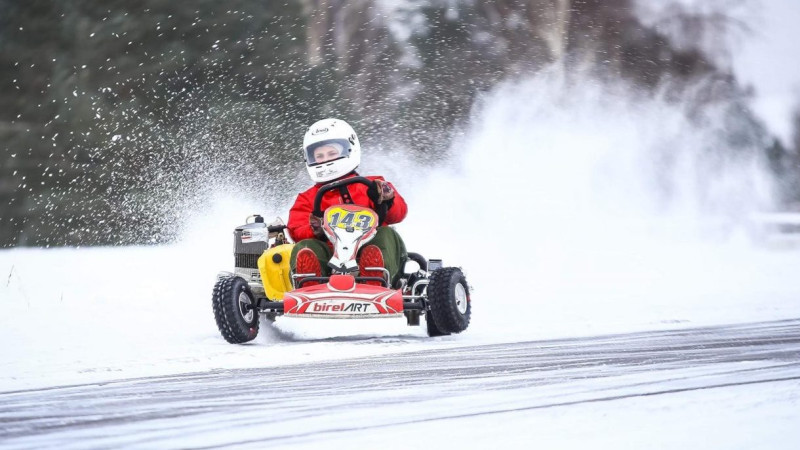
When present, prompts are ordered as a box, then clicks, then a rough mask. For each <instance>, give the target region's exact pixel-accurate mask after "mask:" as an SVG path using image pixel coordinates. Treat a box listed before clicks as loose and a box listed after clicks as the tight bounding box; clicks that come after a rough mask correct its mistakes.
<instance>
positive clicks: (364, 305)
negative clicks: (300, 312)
mask: <svg viewBox="0 0 800 450" xmlns="http://www.w3.org/2000/svg"><path fill="white" fill-rule="evenodd" d="M377 312H378V311H377V309H375V307H374V306H373V305H372V304H371V303H368V302H358V301H348V300H326V301H320V302H314V303H312V304H311V305H310V307H309V308H308V309H307V310H306V313H309V314H375V313H377Z"/></svg>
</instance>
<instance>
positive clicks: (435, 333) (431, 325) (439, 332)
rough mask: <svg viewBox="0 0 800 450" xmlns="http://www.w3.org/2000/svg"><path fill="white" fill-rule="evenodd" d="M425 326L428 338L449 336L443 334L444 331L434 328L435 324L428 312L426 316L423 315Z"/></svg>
mask: <svg viewBox="0 0 800 450" xmlns="http://www.w3.org/2000/svg"><path fill="white" fill-rule="evenodd" d="M425 325H426V326H427V329H428V336H430V337H436V336H449V335H450V333H445V332H444V331H442V330H440V329H439V328H437V327H436V323H435V322H434V321H433V315H432V314H431V313H430V312H428V314H425Z"/></svg>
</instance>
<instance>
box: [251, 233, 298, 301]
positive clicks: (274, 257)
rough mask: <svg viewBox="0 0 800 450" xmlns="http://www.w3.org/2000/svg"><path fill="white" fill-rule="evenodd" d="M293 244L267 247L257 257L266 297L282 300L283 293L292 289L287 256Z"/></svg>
mask: <svg viewBox="0 0 800 450" xmlns="http://www.w3.org/2000/svg"><path fill="white" fill-rule="evenodd" d="M293 247H294V244H282V245H276V246H275V247H272V248H269V249H267V250H266V251H265V252H264V253H263V254H262V255H261V256H260V257H259V258H258V271H259V272H261V281H262V282H263V283H264V292H265V293H266V294H267V298H269V299H270V300H272V301H274V302H278V301H281V300H283V293H284V292H287V291H291V290H292V279H291V274H290V270H289V258H290V257H291V255H292V248H293Z"/></svg>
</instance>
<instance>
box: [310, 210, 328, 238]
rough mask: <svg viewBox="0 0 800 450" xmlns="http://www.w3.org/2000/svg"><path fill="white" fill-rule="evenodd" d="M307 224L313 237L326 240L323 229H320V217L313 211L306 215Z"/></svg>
mask: <svg viewBox="0 0 800 450" xmlns="http://www.w3.org/2000/svg"><path fill="white" fill-rule="evenodd" d="M308 224H309V225H311V231H313V232H314V237H315V238H317V239H320V240H323V241H326V240H327V238H326V237H325V231H324V230H323V229H322V217H317V216H315V215H314V213H311V215H309V216H308Z"/></svg>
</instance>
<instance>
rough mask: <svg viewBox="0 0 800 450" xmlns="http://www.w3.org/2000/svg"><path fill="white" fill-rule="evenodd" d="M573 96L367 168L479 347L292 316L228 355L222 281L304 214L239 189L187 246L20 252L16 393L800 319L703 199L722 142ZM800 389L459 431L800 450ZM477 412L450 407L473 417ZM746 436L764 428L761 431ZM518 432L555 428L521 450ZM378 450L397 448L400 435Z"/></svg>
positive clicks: (10, 292)
mask: <svg viewBox="0 0 800 450" xmlns="http://www.w3.org/2000/svg"><path fill="white" fill-rule="evenodd" d="M558 90H559V84H558V81H557V80H556V81H554V80H552V79H548V78H545V79H535V80H532V81H531V82H529V83H522V84H517V85H509V86H505V87H501V88H499V89H498V90H497V91H495V92H494V93H492V94H491V95H489V96H488V97H487V98H485V99H484V103H483V106H482V107H480V108H479V109H477V110H476V116H475V118H474V121H473V126H472V127H471V128H470V130H469V131H468V132H467V133H466V135H465V136H464V137H463V139H462V140H460V141H459V143H458V144H457V145H455V146H454V154H455V156H454V157H453V160H452V162H451V163H448V164H444V165H441V166H438V167H417V166H415V165H414V164H413V163H409V162H406V163H404V164H400V163H399V162H397V160H396V159H391V160H387V159H386V158H384V159H380V158H379V157H378V156H376V155H375V154H374V153H373V154H372V155H371V156H368V157H367V160H366V161H365V167H364V171H363V173H385V174H386V175H387V177H388V178H389V179H390V180H392V181H394V182H395V184H396V186H397V187H398V190H399V191H400V192H402V193H403V195H404V196H405V197H406V200H407V201H408V203H409V205H410V213H409V216H408V218H407V219H406V221H405V222H403V223H402V224H400V225H398V226H397V229H398V230H399V231H400V233H401V234H402V235H403V236H404V238H405V240H406V243H407V246H408V247H409V250H411V251H417V252H420V253H422V254H424V255H426V256H427V257H429V258H432V257H440V258H443V259H444V261H445V264H446V265H457V266H461V267H462V268H463V270H464V272H465V273H466V275H467V278H468V280H469V281H470V284H471V289H472V304H473V320H472V324H471V325H470V327H469V329H468V330H467V331H466V332H464V333H462V334H460V335H455V336H448V337H441V338H435V339H430V338H427V337H426V336H425V333H424V327H407V326H406V324H405V321H404V320H402V319H400V320H390V319H379V320H359V321H325V320H319V319H317V320H313V319H287V318H279V319H278V321H277V322H276V324H275V327H274V328H270V327H265V326H262V330H261V333H260V334H259V336H258V338H257V339H256V340H255V341H254V342H252V343H251V344H248V345H230V344H228V343H226V342H225V341H224V340H223V339H222V338H221V336H220V335H219V333H218V331H217V329H216V325H215V323H214V319H213V313H212V310H211V304H210V294H211V290H212V286H213V284H214V281H215V274H216V273H217V272H218V271H220V270H230V269H231V265H232V263H233V257H232V249H231V239H232V229H233V227H234V226H236V225H238V224H240V223H241V222H242V221H243V219H244V217H245V216H247V215H249V214H251V213H253V212H255V211H260V212H262V213H264V214H265V216H267V217H268V218H271V217H272V216H274V215H281V216H283V217H284V218H286V210H283V211H265V210H262V209H261V208H262V202H260V201H258V200H257V199H254V200H247V199H244V200H243V199H240V198H237V196H236V195H235V194H236V193H235V192H227V193H220V196H219V198H216V199H212V200H211V201H210V202H209V205H208V208H207V209H205V210H203V211H194V212H193V214H189V215H186V217H191V219H190V220H188V222H187V223H186V225H185V231H184V233H183V236H184V238H183V239H182V241H181V242H179V243H176V244H174V245H169V246H154V247H121V248H80V249H72V248H63V249H23V248H19V249H11V250H4V251H0V342H2V343H3V344H2V347H0V392H8V391H16V390H22V389H34V388H44V387H51V386H63V385H69V384H83V383H95V382H102V381H108V380H116V379H125V378H136V377H147V376H154V375H166V374H181V373H188V372H201V371H208V370H211V369H233V368H262V367H269V366H276V365H290V364H295V363H302V362H314V361H322V360H332V359H343V358H352V357H359V356H370V355H378V354H392V353H399V352H410V351H417V350H425V349H442V348H455V347H460V346H474V345H481V344H491V343H500V342H522V341H529V340H545V339H554V338H559V337H574V336H591V335H601V334H608V333H625V332H633V331H641V330H657V329H671V328H682V327H695V326H701V325H712V324H729V323H743V322H756V321H768V320H780V319H789V318H798V317H800V283H798V282H797V280H798V275H797V274H798V273H800V253H798V251H797V250H796V249H792V248H783V249H775V248H766V247H762V246H758V245H756V244H754V243H753V242H751V241H750V239H749V238H748V235H747V233H746V232H745V231H744V228H742V227H741V226H739V225H737V224H739V223H740V222H737V221H736V220H733V219H730V217H731V216H730V215H729V216H727V217H726V219H725V220H724V221H723V222H722V223H723V224H724V226H721V225H719V224H720V223H721V222H720V221H719V217H718V216H717V215H712V216H708V215H706V214H705V213H704V210H703V208H702V206H701V205H702V204H703V203H702V202H700V201H698V200H697V198H696V197H697V196H698V194H697V191H696V190H695V187H694V184H693V183H694V182H695V181H696V178H697V176H698V173H697V172H696V171H693V170H694V169H693V167H692V164H691V161H692V155H693V153H692V151H691V150H692V145H697V146H698V147H699V146H701V145H702V142H700V143H698V141H701V140H702V139H701V138H702V136H703V134H702V130H699V131H698V130H695V129H693V128H691V127H690V126H689V125H687V124H685V123H683V122H682V121H681V120H680V119H679V117H680V114H678V113H677V112H676V111H674V110H673V109H671V108H670V107H668V106H665V105H660V104H658V103H657V102H656V103H653V104H650V105H644V106H642V105H638V106H637V107H636V108H633V107H632V106H631V105H630V104H627V103H625V102H624V101H620V102H616V101H611V102H608V101H606V100H603V99H598V98H597V92H596V91H595V90H593V89H588V90H586V91H576V90H572V91H571V92H570V98H572V100H571V101H570V102H566V101H564V99H563V98H561V97H559V96H558V95H554V94H553V91H556V92H557V91H558ZM520 99H522V100H524V101H520ZM691 133H694V134H691ZM687 134H689V136H688V137H687V136H686V135H687ZM679 136H681V137H682V139H683V140H681V139H678V137H679ZM667 144H669V145H674V146H675V149H676V150H675V152H674V153H675V155H676V158H677V159H678V160H680V159H681V158H684V159H685V161H687V162H686V163H685V164H676V165H674V166H672V167H671V168H669V169H666V168H661V169H663V170H671V171H673V172H671V173H670V176H669V177H667V178H668V179H669V180H672V181H671V182H673V183H675V185H676V186H678V189H676V190H674V192H676V193H675V194H674V195H673V196H672V197H670V199H671V200H670V201H665V200H664V197H663V195H662V193H661V191H658V190H657V189H656V188H654V187H653V186H652V184H651V183H650V181H651V180H650V178H649V177H650V174H651V172H649V170H650V169H652V166H653V161H652V160H651V159H650V156H651V155H652V154H653V153H654V150H653V149H654V148H658V147H659V146H663V145H667ZM648 168H650V169H648ZM298 169H299V170H302V168H298ZM714 176H715V177H717V178H715V179H714V180H715V181H716V180H718V181H720V182H719V184H714V185H713V186H712V189H710V190H711V191H712V193H711V194H708V193H706V194H705V197H704V198H708V196H709V195H716V196H719V198H721V199H728V198H730V199H731V200H732V202H731V203H732V206H731V209H730V210H726V211H729V212H730V214H732V215H734V216H735V214H739V216H736V217H743V216H744V215H746V214H747V213H749V212H752V211H751V210H748V209H747V208H748V207H753V208H756V207H757V205H758V204H759V201H760V200H758V199H757V198H755V197H758V196H759V195H760V194H759V195H755V194H753V196H754V198H753V199H750V198H749V197H748V195H746V194H745V193H744V191H748V192H751V193H752V192H756V194H758V192H760V189H761V188H760V187H759V186H760V185H759V184H758V183H759V182H760V181H759V180H760V178H759V170H758V167H757V165H756V166H754V165H747V164H744V165H736V164H735V165H733V166H731V167H730V168H726V169H725V170H724V171H722V172H719V173H718V174H715V175H714ZM693 180H694V181H693ZM712 184H713V183H712ZM706 187H708V186H707V185H706ZM742 187H744V188H742ZM733 200H735V201H733ZM751 200H752V201H751ZM714 204H715V205H718V204H719V202H715V203H714ZM287 210H288V205H287ZM793 387H794V388H795V389H794V390H792V388H793ZM796 393H797V390H796V383H795V384H794V385H786V384H779V385H775V386H772V385H758V386H748V387H735V388H729V389H716V390H709V391H698V392H691V393H683V394H678V395H673V396H668V397H666V398H661V397H659V398H658V399H649V398H645V397H643V398H637V399H629V400H624V401H619V402H615V403H613V404H609V403H603V404H586V405H582V406H578V407H575V408H574V409H570V410H547V411H544V410H543V411H538V410H531V411H526V412H519V413H514V414H512V413H509V415H508V416H507V417H506V418H505V419H503V420H493V421H492V423H491V426H489V427H488V428H485V427H486V426H487V423H486V422H484V421H483V420H481V419H479V418H476V419H469V418H465V419H460V420H459V421H458V422H457V423H453V424H451V425H452V426H455V427H456V428H457V429H461V430H464V431H465V432H464V433H463V434H462V435H460V436H461V438H462V441H461V442H463V443H469V444H470V447H475V446H485V445H490V444H491V445H494V444H496V443H498V442H501V443H503V442H505V443H510V444H515V445H519V446H522V445H523V444H528V443H539V444H547V445H548V447H549V448H575V447H576V446H577V445H580V444H581V443H584V444H585V443H586V442H587V441H588V440H590V439H591V440H592V442H593V446H594V447H595V448H628V447H629V448H642V447H645V446H648V447H650V446H655V447H656V448H687V447H694V448H701V447H702V448H705V447H710V448H796V444H797V442H798V436H797V434H796V433H795V434H794V436H789V438H790V439H789V440H788V441H786V440H781V439H780V437H776V435H779V434H780V433H777V432H785V431H786V430H787V429H791V427H789V426H788V425H787V424H791V423H792V422H794V423H796V422H797V419H798V418H800V416H798V413H797V411H798V409H797V407H796V406H797V401H798V398H797V395H796ZM512 394H513V392H512V393H511V394H509V395H512ZM476 395H477V394H476ZM486 395H489V394H486V393H483V394H480V395H479V397H476V398H478V400H476V401H478V402H480V401H481V400H480V398H481V397H480V396H486ZM498 395H499V394H498ZM471 399H474V398H473V397H470V396H465V397H463V398H458V399H451V400H450V401H453V402H454V405H453V407H454V408H461V407H468V406H469V404H470V401H472V400H471ZM454 420H455V419H454ZM576 424H581V425H580V427H576ZM436 426H441V424H440V425H434V424H431V425H420V427H423V428H424V427H436ZM720 426H722V427H724V430H723V431H721V432H717V431H714V430H718V429H719V427H720ZM743 426H748V427H749V428H747V429H748V430H755V431H753V432H752V433H750V432H749V431H748V433H750V434H748V436H749V437H745V436H744V435H743V433H744V432H736V430H742V428H741V427H743ZM520 427H530V428H529V429H535V430H537V433H534V434H531V433H527V434H525V436H527V437H528V438H526V439H522V441H515V440H514V439H515V433H517V435H516V436H517V437H519V430H520ZM406 428H407V431H409V432H413V431H421V428H419V427H416V426H415V427H410V426H408V427H406ZM422 431H424V430H422ZM726 431H727V433H726ZM654 433H655V434H654ZM404 435H407V434H404ZM792 438H793V439H792ZM359 439H360V441H358V442H361V443H363V444H365V445H366V444H369V443H374V444H376V446H384V447H385V444H386V442H385V441H384V437H383V435H382V434H381V433H380V431H378V432H376V433H373V434H366V435H361V436H360V438H359ZM470 439H471V441H470ZM373 441H374V442H373ZM352 442H353V441H352V436H350V437H349V436H338V437H336V436H334V437H332V438H331V440H330V441H327V444H329V445H328V446H329V448H334V447H343V446H345V445H347V444H348V443H352ZM453 442H455V441H453ZM175 444H176V445H180V443H179V442H175ZM309 445H310V446H312V447H313V446H315V445H317V443H313V442H312V443H309ZM397 445H398V443H395V444H394V446H395V447H396V446H397ZM390 447H391V445H390ZM387 448H388V447H387Z"/></svg>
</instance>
